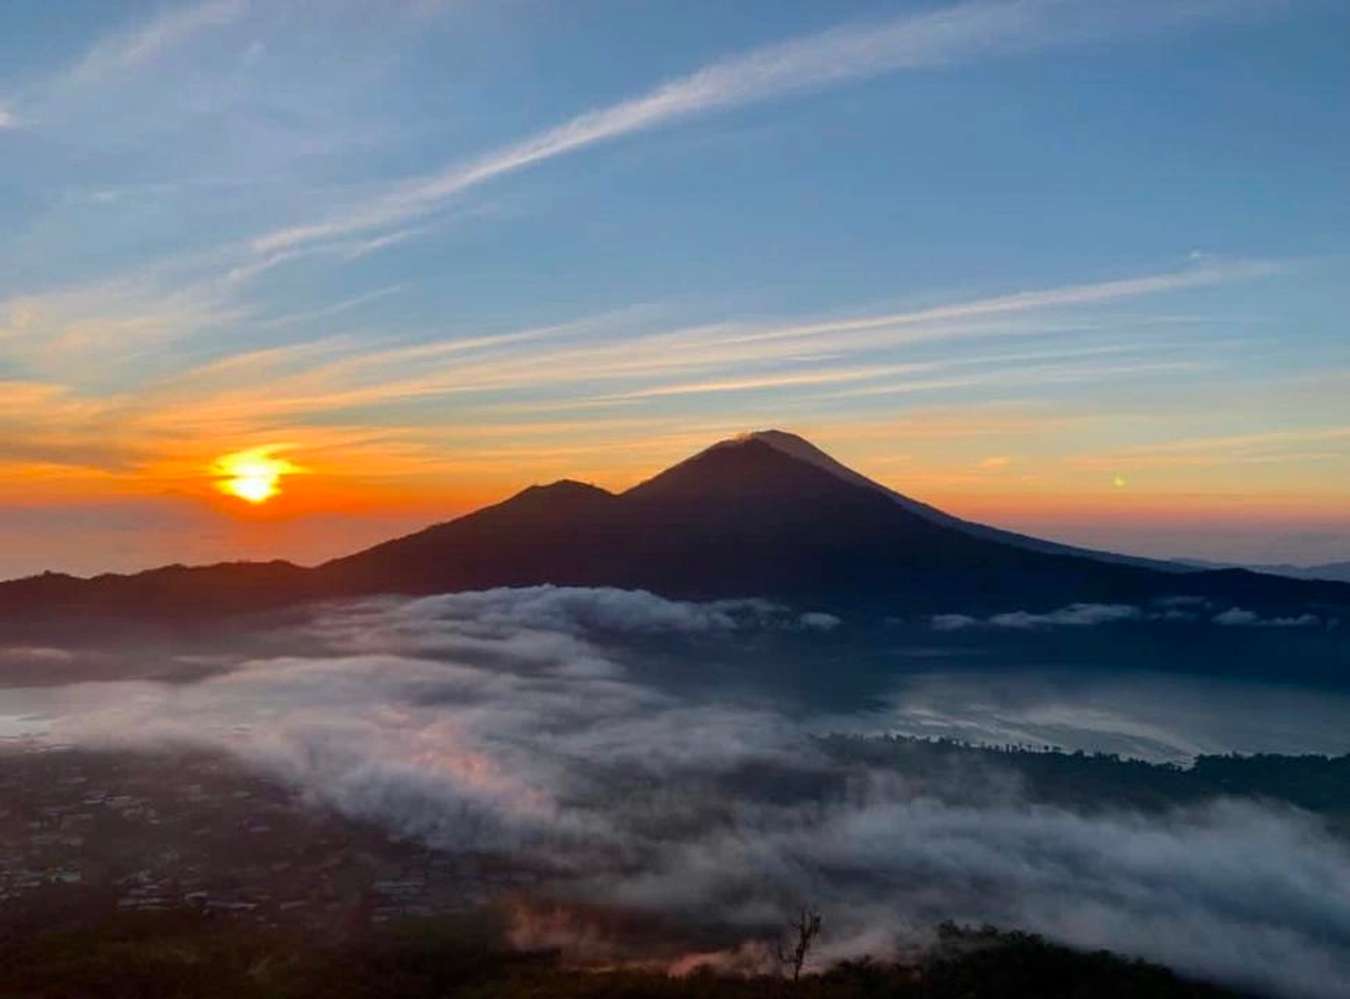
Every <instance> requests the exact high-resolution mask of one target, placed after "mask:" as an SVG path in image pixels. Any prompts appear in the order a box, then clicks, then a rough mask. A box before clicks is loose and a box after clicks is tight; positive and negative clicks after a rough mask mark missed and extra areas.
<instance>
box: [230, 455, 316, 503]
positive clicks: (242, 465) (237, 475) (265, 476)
mask: <svg viewBox="0 0 1350 999" xmlns="http://www.w3.org/2000/svg"><path fill="white" fill-rule="evenodd" d="M276 450H278V446H277V445H272V446H269V447H255V448H252V449H250V450H248V451H236V452H235V453H234V454H227V455H225V456H224V457H222V458H218V459H216V465H215V474H216V480H217V481H216V487H217V488H218V489H220V491H221V492H223V493H228V494H229V495H231V496H237V497H239V498H240V499H241V500H245V501H246V502H249V503H265V502H267V501H268V500H269V499H271V498H272V497H273V496H275V495H277V493H279V492H281V477H282V476H283V475H288V474H289V473H291V472H295V471H298V469H297V468H296V467H295V465H293V464H291V463H290V462H289V461H286V460H285V459H284V458H273V457H272V454H273V452H275V451H276Z"/></svg>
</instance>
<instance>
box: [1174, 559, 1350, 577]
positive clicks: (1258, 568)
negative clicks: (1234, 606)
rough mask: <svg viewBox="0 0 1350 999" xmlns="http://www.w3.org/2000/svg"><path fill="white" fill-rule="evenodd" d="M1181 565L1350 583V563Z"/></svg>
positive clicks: (1193, 562) (1182, 561)
mask: <svg viewBox="0 0 1350 999" xmlns="http://www.w3.org/2000/svg"><path fill="white" fill-rule="evenodd" d="M1177 561H1178V562H1179V563H1180V564H1181V565H1183V566H1186V567H1188V568H1189V569H1191V570H1195V569H1250V570H1251V571H1252V572H1264V573H1269V574H1270V575H1273V576H1289V577H1291V578H1293V579H1324V580H1328V581H1334V582H1340V583H1350V562H1323V563H1321V564H1320V565H1291V564H1289V563H1287V562H1279V563H1276V564H1273V565H1260V564H1258V565H1235V564H1233V563H1231V562H1208V561H1205V560H1204V559H1194V558H1188V559H1178V560H1177Z"/></svg>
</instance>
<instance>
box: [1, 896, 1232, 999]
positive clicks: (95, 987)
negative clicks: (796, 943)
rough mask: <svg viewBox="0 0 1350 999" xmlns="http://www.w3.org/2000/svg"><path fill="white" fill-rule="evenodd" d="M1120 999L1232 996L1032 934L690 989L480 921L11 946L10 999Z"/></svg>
mask: <svg viewBox="0 0 1350 999" xmlns="http://www.w3.org/2000/svg"><path fill="white" fill-rule="evenodd" d="M95 995H97V996H99V997H100V999H150V997H155V999H189V997H191V999H216V997H219V999H226V997H228V999H264V997H265V999H301V997H311V996H314V997H318V996H322V997H324V999H366V997H370V999H373V997H377V996H378V997H400V999H432V997H447V996H462V997H466V999H520V997H530V999H536V997H537V999H543V997H568V996H574V997H587V999H618V997H625V999H639V997H648V996H650V997H654V999H658V997H659V999H682V997H693V996H699V997H713V999H717V997H727V999H759V997H781V996H792V997H801V999H816V997H827V996H828V997H831V999H865V997H881V996H889V997H897V999H958V997H960V999H976V997H989V999H1002V997H1008V999H1011V997H1014V996H1017V997H1021V996H1038V997H1043V999H1059V997H1062V999H1078V997H1083V999H1087V997H1093V999H1113V997H1122V999H1124V997H1127V996H1128V997H1150V996H1156V997H1193V999H1200V997H1221V996H1225V995H1232V993H1228V992H1225V991H1223V990H1221V989H1218V988H1214V987H1210V986H1205V985H1199V984H1195V983H1191V982H1187V981H1184V980H1182V979H1180V978H1178V977H1177V976H1175V975H1174V974H1172V973H1171V972H1169V971H1167V970H1165V969H1162V968H1159V967H1156V966H1153V965H1148V964H1145V963H1142V962H1139V961H1128V960H1125V959H1122V958H1120V957H1117V956H1114V955H1111V954H1108V953H1106V952H1098V953H1083V952H1078V951H1074V950H1070V949H1068V948H1065V947H1061V946H1057V945H1054V944H1051V943H1048V942H1046V941H1045V940H1042V939H1040V938H1039V937H1035V936H1030V935H1027V934H1022V933H1003V932H999V931H996V930H993V929H980V930H968V929H961V928H958V927H955V926H944V927H942V928H941V930H940V932H939V943H938V945H937V946H936V947H935V948H934V949H933V950H932V952H931V953H930V954H929V955H928V956H927V957H925V958H923V959H922V960H920V961H919V962H917V963H916V964H912V965H899V964H888V963H881V962H876V961H870V960H863V961H853V962H847V963H843V964H839V965H836V966H835V967H833V968H830V969H829V970H827V971H825V972H823V973H821V974H803V975H802V976H801V978H800V980H798V981H796V982H793V981H791V980H790V979H789V978H786V977H782V976H761V977H725V976H718V975H716V974H713V973H711V972H709V971H702V970H701V971H698V972H695V973H694V974H692V975H688V976H685V977H682V978H672V977H668V976H666V975H664V974H661V973H656V972H652V971H644V970H607V971H603V972H597V971H594V970H585V969H576V968H567V967H564V966H562V965H561V964H560V963H559V961H558V960H557V958H556V956H554V955H552V954H548V953H521V952H518V951H511V950H508V949H506V948H504V947H502V946H500V945H499V944H498V943H497V942H496V940H495V939H494V935H493V932H492V931H491V929H490V928H488V927H486V926H485V925H484V922H483V921H482V920H478V921H475V922H469V921H465V920H445V919H440V920H431V921H421V922H416V923H407V924H403V925H400V926H398V927H391V928H385V929H381V930H379V931H376V932H373V933H370V934H365V935H362V936H361V937H360V938H359V939H353V940H348V941H346V942H344V943H342V944H340V945H339V944H324V943H319V942H315V941H314V940H313V939H311V938H306V937H301V936H298V935H295V934H291V933H287V932H283V931H279V930H266V929H260V928H258V927H256V926H248V925H246V924H244V923H241V922H235V921H231V920H228V919H225V918H220V917H216V918H211V917H203V916H200V915H196V914H193V913H181V912H167V913H154V914H147V913H142V914H136V915H123V916H119V917H116V918H114V919H113V920H111V921H107V922H101V923H98V924H91V925H87V926H84V927H80V928H74V929H66V930H61V931H47V932H39V933H33V934H29V935H26V936H24V937H22V938H16V937H10V938H8V939H4V940H0V997H3V999H19V997H23V999H87V997H89V996H95Z"/></svg>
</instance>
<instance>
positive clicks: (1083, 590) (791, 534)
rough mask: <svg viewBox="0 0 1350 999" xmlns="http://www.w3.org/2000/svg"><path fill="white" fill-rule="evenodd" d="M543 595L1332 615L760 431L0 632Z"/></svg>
mask: <svg viewBox="0 0 1350 999" xmlns="http://www.w3.org/2000/svg"><path fill="white" fill-rule="evenodd" d="M1141 563H1142V564H1141ZM542 583H553V584H558V585H584V586H601V585H604V586H618V587H630V588H631V587H640V588H643V589H648V590H651V591H653V592H656V593H660V594H663V595H666V596H672V597H686V598H718V597H732V596H767V597H774V598H779V599H783V600H786V601H789V602H805V601H809V602H810V603H811V605H812V606H813V607H821V608H839V609H843V610H847V611H849V612H851V613H859V612H868V613H873V612H874V613H876V614H877V615H883V614H889V615H893V614H904V613H925V612H945V611H953V610H959V611H962V612H968V613H977V612H980V611H1001V610H1009V609H1050V608H1053V607H1058V606H1063V605H1064V604H1067V603H1072V602H1075V601H1083V602H1121V603H1141V602H1144V601H1147V600H1149V599H1152V598H1157V597H1161V596H1168V595H1177V594H1186V595H1195V596H1201V597H1208V598H1211V599H1214V600H1218V601H1223V602H1225V605H1241V606H1243V607H1245V608H1251V609H1253V610H1261V611H1265V610H1269V611H1270V612H1293V611H1298V612H1303V611H1306V610H1308V609H1309V608H1310V607H1311V608H1315V607H1319V606H1320V607H1341V608H1343V607H1350V585H1346V584H1343V583H1335V582H1314V581H1305V580H1294V579H1288V578H1282V577H1276V576H1267V575H1262V574H1258V573H1252V572H1247V571H1243V570H1222V571H1213V572H1206V571H1192V572H1186V573H1184V574H1179V571H1178V567H1177V566H1175V565H1172V564H1170V563H1159V564H1156V565H1155V564H1151V563H1148V561H1147V560H1137V559H1131V558H1129V557H1125V556H1113V555H1110V554H1106V553H1098V552H1090V551H1085V550H1081V549H1073V548H1069V547H1067V546H1062V545H1057V544H1055V543H1053V542H1044V541H1039V540H1037V539H1032V538H1025V537H1022V536H1020V535H1014V534H1011V533H1009V532H1004V531H1000V530H997V529H995V528H988V527H984V526H982V525H978V524H970V523H968V522H965V521H961V520H959V519H957V518H954V517H951V516H950V515H947V514H944V513H942V512H941V511H938V510H935V509H934V508H932V507H928V506H926V505H924V504H921V503H918V502H917V501H914V500H911V499H909V498H907V497H904V496H901V495H900V494H898V493H894V492H892V491H891V490H888V489H886V488H885V487H883V486H880V485H878V484H877V483H874V482H872V481H870V480H868V479H866V478H864V477H862V476H861V475H858V474H857V473H855V472H853V471H851V470H849V469H847V468H845V467H844V466H842V465H839V464H838V463H836V462H834V461H833V459H831V458H829V456H828V455H825V454H824V453H823V452H820V451H818V450H817V449H815V448H814V447H812V446H811V445H810V444H809V443H807V442H806V441H804V440H802V439H801V438H798V437H794V436H792V435H789V434H783V433H781V432H777V431H768V432H764V433H761V434H754V435H749V436H746V437H743V438H737V439H735V440H731V441H724V442H722V443H720V444H717V445H714V446H713V447H711V448H709V449H707V450H705V451H702V452H700V453H699V454H697V455H694V456H693V457H692V458H689V459H688V460H686V461H683V462H681V463H680V464H678V465H675V466H674V467H672V468H670V469H668V470H666V471H664V472H662V473H661V474H659V475H657V476H655V477H654V478H652V479H649V480H648V481H646V482H643V483H641V484H639V485H637V486H635V487H633V488H632V489H629V490H628V491H626V492H624V493H620V494H612V493H609V492H606V491H605V490H603V489H599V488H596V487H594V486H590V485H586V484H583V483H580V482H573V481H567V480H564V481H562V482H556V483H554V484H552V485H548V486H534V487H531V488H529V489H526V490H525V491H523V492H521V493H519V494H517V495H516V496H514V497H512V498H511V499H508V500H506V501H505V502H502V503H499V504H496V505H495V506H490V507H487V508H485V509H482V510H479V511H477V512H475V513H471V514H469V515H467V516H464V517H460V518H458V519H456V520H453V521H449V522H447V523H443V524H437V525H435V526H432V527H429V528H427V529H425V530H423V531H419V532H417V533H415V534H411V535H408V536H406V537H403V538H398V539H395V540H392V541H388V542H385V543H383V544H380V545H376V546H375V547H373V548H369V549H366V550H364V551H360V552H357V553H355V554H352V555H349V556H346V557H344V558H339V559H335V560H333V561H331V562H328V563H325V564H323V565H320V566H317V567H314V568H302V567H299V566H295V565H291V564H289V563H285V562H270V563H226V564H221V565H215V566H204V567H197V568H188V567H183V566H170V567H167V568H162V569H155V570H151V571H149V572H143V573H138V574H136V575H130V576H118V575H105V576H99V577H96V578H93V579H88V580H84V579H77V578H74V577H71V576H63V575H57V574H46V575H42V576H36V577H30V578H28V579H22V580H15V581H11V582H7V583H0V621H4V622H16V621H25V620H31V619H35V618H40V619H51V618H67V619H72V620H77V621H82V622H86V623H87V622H89V621H93V620H98V619H150V620H153V619H157V618H158V619H165V620H174V619H184V620H197V619H200V618H201V617H203V616H210V615H213V614H217V613H231V612H239V611H257V610H269V609H274V608H279V607H284V606H287V605H294V604H297V603H303V602H306V601H312V600H320V599H332V598H340V597H350V596H359V595H369V594H377V593H401V594H429V593H439V592H450V591H455V590H466V589H481V588H488V587H496V586H526V585H534V584H542Z"/></svg>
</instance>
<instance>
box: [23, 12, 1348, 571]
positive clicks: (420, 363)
mask: <svg viewBox="0 0 1350 999" xmlns="http://www.w3.org/2000/svg"><path fill="white" fill-rule="evenodd" d="M1347 38H1350V7H1347V5H1345V4H1344V3H1341V2H1339V0H1138V2H1135V3H1131V4H1128V5H1124V4H1119V3H1115V2H1111V0H987V2H984V0H974V2H966V3H950V2H937V3H935V2H928V0H922V2H920V0H912V2H879V0H878V2H865V3H864V2H848V0H839V2H835V3H830V4H819V3H813V2H805V0H803V2H796V0H777V2H774V3H742V4H726V3H722V2H712V0H709V2H704V0H670V2H660V0H649V2H636V0H612V2H607V0H577V2H568V3H562V2H536V0H496V2H489V0H443V2H436V0H387V2H382V3H379V4H376V3H371V2H364V0H362V2H358V0H266V2H263V0H252V2H250V0H205V2H199V3H154V2H141V0H124V2H115V3H109V2H104V0H67V2H64V3H61V4H51V3H46V2H41V0H10V2H8V3H6V4H4V5H3V8H2V9H0V231H3V233H4V234H5V238H4V239H3V240H2V241H0V576H15V575H20V574H25V573H32V572H38V571H42V570H44V569H55V570H62V571H71V572H77V573H81V574H89V573H96V572H100V571H108V570H115V571H126V570H134V569H140V568H146V567H149V566H153V565H157V564H162V563H166V562H174V561H181V562H202V561H217V560H223V559H234V558H270V557H284V558H290V559H295V560H298V561H303V562H312V561H316V560H319V559H323V558H327V557H331V556H334V555H338V554H342V553H345V552H348V551H351V550H353V549H355V548H358V547H361V546H363V545H366V544H370V543H373V542H375V541H378V540H382V539H384V538H386V537H388V536H390V535H392V534H395V533H401V532H404V531H408V530H411V529H415V528H416V527H419V526H422V525H424V524H426V523H430V522H433V521H439V520H444V519H448V518H450V517H453V516H457V515H459V514H462V513H464V512H467V511H469V510H471V509H474V508H476V507H478V506H481V505H484V504H486V503H490V502H495V501H497V500H500V499H502V498H505V497H506V496H508V495H510V494H511V493H513V492H514V491H516V490H518V489H520V488H523V487H525V486H527V485H529V484H531V483H535V482H547V481H552V480H555V479H558V478H562V477H570V478H577V479H582V480H585V481H590V482H594V483H596V484H598V485H601V486H604V487H606V488H611V489H621V488H625V487H627V486H629V485H632V484H634V483H636V482H638V481H640V480H642V479H643V478H645V477H647V476H650V475H651V474H653V473H655V472H656V471H659V470H660V469H661V468H663V467H665V466H667V465H669V464H671V463H673V462H674V461H676V460H679V459H680V458H683V457H685V456H687V455H688V454H690V453H692V452H694V451H696V450H698V449H700V448H702V447H704V446H706V445H708V444H710V443H712V442H713V441H716V440H718V439H720V438H724V437H727V436H730V435H733V434H736V433H740V432H743V431H748V430H756V429H763V428H767V427H778V428H781V429H785V430H790V431H794V432H797V433H800V434H802V435H804V436H806V437H808V438H809V439H811V440H812V441H813V442H815V443H816V444H817V445H819V446H821V447H823V448H825V449H826V450H827V451H829V452H831V453H832V454H834V455H835V456H836V457H837V458H839V459H840V460H841V461H844V462H845V463H846V464H849V465H851V466H853V467H855V468H857V469H858V470H859V471H862V472H863V473H865V474H867V475H869V476H871V477H873V478H875V479H877V480H879V481H881V482H884V483H885V484H886V485H888V486H891V487H892V488H895V489H898V490H900V491H901V492H904V493H906V494H908V495H911V496H914V497H916V498H918V499H921V500H924V501H926V502H929V503H933V504H936V505H938V506H940V507H942V508H944V509H946V510H948V511H949V512H952V513H955V514H958V515H960V516H964V517H968V518H973V519H977V520H981V521H984V522H987V523H993V524H997V525H999V526H1003V527H1009V528H1013V529H1017V530H1021V531H1026V532H1030V533H1034V534H1038V535H1041V536H1046V537H1051V538H1055V539H1059V540H1064V541H1070V542H1074V543H1079V544H1088V545H1093V546H1098V547H1106V548H1111V549H1114V550H1119V551H1127V552H1134V553H1140V554H1146V555H1159V556H1194V557H1203V558H1210V559H1218V560H1233V561H1248V562H1270V561H1294V562H1301V563H1315V562H1322V561H1331V560H1334V559H1347V558H1350V403H1348V402H1347V401H1346V400H1347V399H1350V336H1348V335H1347V329H1346V318H1345V317H1346V316H1347V315H1348V314H1350V101H1348V100H1347V99H1346V98H1347V95H1350V60H1346V58H1345V43H1346V40H1347Z"/></svg>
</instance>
